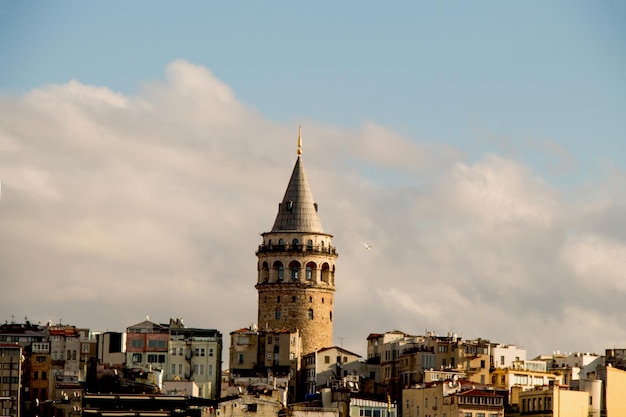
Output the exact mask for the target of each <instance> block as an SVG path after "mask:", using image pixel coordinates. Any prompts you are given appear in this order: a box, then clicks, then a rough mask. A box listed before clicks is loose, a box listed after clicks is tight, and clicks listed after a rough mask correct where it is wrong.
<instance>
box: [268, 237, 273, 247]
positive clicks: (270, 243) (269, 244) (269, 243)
mask: <svg viewBox="0 0 626 417" xmlns="http://www.w3.org/2000/svg"><path fill="white" fill-rule="evenodd" d="M267 245H268V246H269V247H270V248H271V247H272V239H270V241H269V242H267Z"/></svg>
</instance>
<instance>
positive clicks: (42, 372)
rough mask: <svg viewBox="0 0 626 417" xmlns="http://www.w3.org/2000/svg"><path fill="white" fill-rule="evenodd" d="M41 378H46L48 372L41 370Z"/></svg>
mask: <svg viewBox="0 0 626 417" xmlns="http://www.w3.org/2000/svg"><path fill="white" fill-rule="evenodd" d="M41 379H42V380H44V381H45V380H46V379H48V374H47V373H46V371H41Z"/></svg>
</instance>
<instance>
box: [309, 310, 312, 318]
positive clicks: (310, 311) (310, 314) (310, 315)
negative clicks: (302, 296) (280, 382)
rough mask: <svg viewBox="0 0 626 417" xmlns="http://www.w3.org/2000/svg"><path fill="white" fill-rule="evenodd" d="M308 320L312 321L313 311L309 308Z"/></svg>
mask: <svg viewBox="0 0 626 417" xmlns="http://www.w3.org/2000/svg"><path fill="white" fill-rule="evenodd" d="M309 320H313V309H312V308H309Z"/></svg>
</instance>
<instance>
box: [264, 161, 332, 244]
mask: <svg viewBox="0 0 626 417" xmlns="http://www.w3.org/2000/svg"><path fill="white" fill-rule="evenodd" d="M272 232H308V233H324V229H323V228H322V223H321V221H320V218H319V216H318V215H317V204H316V203H315V200H313V194H311V190H310V189H309V183H308V181H307V179H306V175H305V173H304V167H303V165H302V158H300V155H298V159H297V160H296V165H295V166H294V167H293V172H292V173H291V178H290V179H289V185H287V191H285V196H284V197H283V201H282V203H280V204H279V206H278V215H277V216H276V220H275V221H274V226H273V227H272Z"/></svg>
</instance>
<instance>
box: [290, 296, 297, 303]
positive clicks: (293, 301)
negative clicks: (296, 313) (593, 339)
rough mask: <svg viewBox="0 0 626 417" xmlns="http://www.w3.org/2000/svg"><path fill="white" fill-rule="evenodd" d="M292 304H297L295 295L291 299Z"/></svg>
mask: <svg viewBox="0 0 626 417" xmlns="http://www.w3.org/2000/svg"><path fill="white" fill-rule="evenodd" d="M291 302H292V303H295V302H296V296H295V295H294V296H293V297H291Z"/></svg>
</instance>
